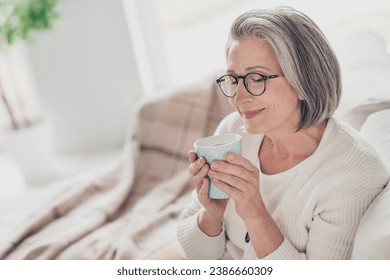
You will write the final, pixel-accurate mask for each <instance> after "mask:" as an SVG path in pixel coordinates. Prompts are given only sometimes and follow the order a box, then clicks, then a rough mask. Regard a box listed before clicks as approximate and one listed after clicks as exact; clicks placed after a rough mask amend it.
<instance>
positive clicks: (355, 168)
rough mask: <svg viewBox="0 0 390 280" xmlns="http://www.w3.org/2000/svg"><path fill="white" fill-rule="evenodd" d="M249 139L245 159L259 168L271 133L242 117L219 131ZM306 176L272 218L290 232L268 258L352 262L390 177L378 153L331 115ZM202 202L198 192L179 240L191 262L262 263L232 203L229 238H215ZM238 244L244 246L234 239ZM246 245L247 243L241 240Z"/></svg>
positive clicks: (225, 122)
mask: <svg viewBox="0 0 390 280" xmlns="http://www.w3.org/2000/svg"><path fill="white" fill-rule="evenodd" d="M224 133H238V134H241V135H242V137H243V156H244V157H246V158H247V159H249V160H250V161H251V162H252V164H254V165H256V162H257V155H258V149H259V147H260V144H261V141H262V139H263V135H260V134H257V135H250V134H248V133H246V132H245V130H244V129H243V124H242V120H241V118H240V117H239V115H238V114H237V113H232V114H230V115H229V116H227V117H226V118H225V119H224V120H223V121H222V122H221V124H220V125H219V127H218V129H217V131H216V134H224ZM305 161H310V162H309V164H305V167H306V169H305V171H304V172H300V173H299V174H298V175H297V176H296V177H295V179H294V180H292V181H291V182H290V184H289V188H288V189H287V190H286V191H285V193H284V194H283V197H282V198H281V201H280V203H279V205H278V206H277V207H276V209H275V211H273V213H271V215H272V217H273V218H274V220H275V221H276V223H277V225H278V226H279V228H280V230H281V232H282V233H283V235H284V241H283V243H282V244H281V245H280V246H279V248H277V249H276V250H275V251H274V252H273V253H271V254H269V255H268V256H266V258H265V259H349V257H350V255H351V251H352V245H353V240H354V236H355V232H356V229H357V226H358V224H359V221H360V219H361V217H362V215H363V213H364V212H365V210H366V209H367V207H368V206H369V205H370V203H371V202H372V201H373V200H374V198H375V197H376V196H377V195H378V194H379V193H380V192H381V190H382V189H383V188H384V186H385V185H386V183H387V182H388V179H389V174H388V172H387V169H386V167H385V164H384V163H383V161H382V160H381V158H380V156H379V155H378V153H377V152H376V150H375V149H374V148H373V147H372V146H371V145H369V144H368V143H367V141H366V140H365V139H363V138H362V136H361V135H360V134H359V133H358V132H357V131H355V130H354V129H353V128H351V127H350V126H349V125H347V124H346V123H344V122H342V121H340V120H338V119H335V118H330V119H329V121H328V124H327V127H326V129H325V132H324V135H323V138H322V140H321V142H320V145H319V147H318V148H317V150H316V151H315V153H314V154H313V155H312V156H310V157H309V158H307V159H306V160H305ZM201 208H202V205H201V204H200V202H199V201H198V199H197V197H196V195H195V192H193V196H192V203H190V204H189V205H188V206H187V207H186V208H185V209H184V211H183V213H182V220H181V222H180V225H179V228H178V232H177V233H178V239H179V242H180V243H181V245H182V247H183V249H184V252H185V254H186V258H188V259H222V258H224V259H229V258H233V259H257V256H256V253H255V251H254V249H253V246H252V245H251V243H250V242H248V243H245V241H244V239H245V238H244V237H245V233H246V228H245V224H244V222H243V221H242V220H241V219H240V218H239V217H238V216H237V214H236V213H235V211H234V201H233V200H230V201H229V203H228V207H227V210H226V212H225V215H224V225H226V224H230V225H234V226H230V227H229V229H227V228H226V227H225V226H224V227H223V230H222V232H221V234H219V235H218V236H216V237H209V236H207V235H206V234H205V233H203V232H202V231H201V230H200V229H199V227H198V223H197V219H198V213H199V210H200V209H201ZM233 240H236V242H233ZM237 240H242V242H241V243H240V242H237Z"/></svg>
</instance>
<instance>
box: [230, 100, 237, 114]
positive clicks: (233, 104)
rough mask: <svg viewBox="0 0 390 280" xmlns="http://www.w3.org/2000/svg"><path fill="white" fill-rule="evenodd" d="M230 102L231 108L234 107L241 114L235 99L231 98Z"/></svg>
mask: <svg viewBox="0 0 390 280" xmlns="http://www.w3.org/2000/svg"><path fill="white" fill-rule="evenodd" d="M228 101H229V104H230V106H232V107H233V108H234V109H235V110H236V111H238V112H239V110H238V108H237V105H236V104H235V103H234V98H229V99H228Z"/></svg>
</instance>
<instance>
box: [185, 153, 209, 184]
mask: <svg viewBox="0 0 390 280" xmlns="http://www.w3.org/2000/svg"><path fill="white" fill-rule="evenodd" d="M188 159H189V161H190V163H191V164H190V165H189V167H188V170H189V172H190V173H191V175H192V176H193V178H192V181H193V183H194V185H195V187H196V189H197V190H198V191H199V189H200V187H201V186H202V184H203V180H204V179H205V177H206V176H207V173H208V171H209V170H210V168H209V165H208V164H206V160H205V159H204V158H203V157H201V158H198V157H197V155H196V153H195V151H193V150H191V151H189V152H188Z"/></svg>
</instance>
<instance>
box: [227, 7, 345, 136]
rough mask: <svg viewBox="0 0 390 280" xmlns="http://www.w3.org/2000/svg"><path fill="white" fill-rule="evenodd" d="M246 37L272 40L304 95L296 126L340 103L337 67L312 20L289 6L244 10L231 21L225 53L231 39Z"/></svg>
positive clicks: (289, 77) (290, 78)
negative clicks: (299, 119)
mask: <svg viewBox="0 0 390 280" xmlns="http://www.w3.org/2000/svg"><path fill="white" fill-rule="evenodd" d="M248 37H252V38H257V39H265V40H267V41H268V43H270V44H271V46H272V47H273V49H274V50H275V52H276V56H277V58H278V60H279V64H280V66H281V69H282V71H283V73H284V75H285V77H286V79H287V81H288V82H289V83H290V84H291V86H292V87H293V88H294V89H295V90H296V91H297V92H298V93H299V94H300V96H301V97H302V98H303V100H302V102H301V113H302V114H301V115H302V116H301V123H300V126H299V128H298V130H300V129H302V128H306V127H309V126H312V125H315V124H317V123H319V122H321V121H323V120H326V119H329V118H330V116H331V115H332V114H333V113H334V111H335V110H336V109H337V107H338V105H339V103H340V98H341V74H340V67H339V64H338V61H337V58H336V55H335V54H334V52H333V50H332V48H331V46H330V44H329V42H328V40H327V39H326V38H325V36H324V34H323V33H322V31H321V30H320V29H319V27H318V26H317V25H316V24H315V23H314V22H313V20H311V19H310V18H309V17H308V16H306V15H305V14H303V13H302V12H299V11H297V10H295V9H293V8H290V7H279V8H274V9H267V10H260V9H259V10H252V11H249V12H246V13H244V14H242V15H241V16H239V17H238V18H237V19H236V20H235V21H234V22H233V25H232V27H231V29H230V34H229V38H228V41H227V44H226V55H228V54H229V50H230V47H231V45H232V43H233V41H237V40H240V39H244V38H248Z"/></svg>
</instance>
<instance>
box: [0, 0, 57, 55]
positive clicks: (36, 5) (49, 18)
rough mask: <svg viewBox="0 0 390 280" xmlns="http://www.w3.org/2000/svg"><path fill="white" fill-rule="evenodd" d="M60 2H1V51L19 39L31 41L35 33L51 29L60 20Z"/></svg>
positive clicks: (55, 0) (54, 0) (37, 0)
mask: <svg viewBox="0 0 390 280" xmlns="http://www.w3.org/2000/svg"><path fill="white" fill-rule="evenodd" d="M58 1H59V0H1V1H0V49H1V48H3V47H6V46H9V45H12V44H13V43H14V42H15V41H16V40H17V39H22V40H29V39H31V33H33V32H34V31H39V30H44V29H50V28H51V27H52V26H53V23H54V22H55V20H56V19H57V18H58V14H57V12H56V6H57V4H58Z"/></svg>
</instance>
